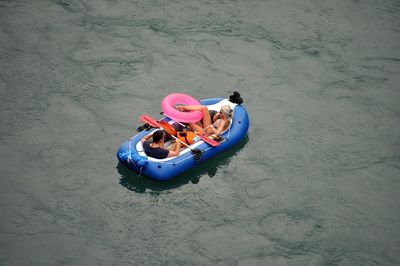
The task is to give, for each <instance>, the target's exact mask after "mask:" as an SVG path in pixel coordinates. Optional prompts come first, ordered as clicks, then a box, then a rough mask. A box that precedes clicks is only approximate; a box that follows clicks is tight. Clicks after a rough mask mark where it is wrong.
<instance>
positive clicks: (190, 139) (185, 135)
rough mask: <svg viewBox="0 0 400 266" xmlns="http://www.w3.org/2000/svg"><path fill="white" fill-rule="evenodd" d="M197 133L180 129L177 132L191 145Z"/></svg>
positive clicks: (178, 136)
mask: <svg viewBox="0 0 400 266" xmlns="http://www.w3.org/2000/svg"><path fill="white" fill-rule="evenodd" d="M196 136H197V135H196V133H194V132H191V131H180V132H177V138H178V139H180V140H181V141H183V142H184V143H186V144H188V145H190V144H193V142H194V141H193V139H194V138H195V137H196Z"/></svg>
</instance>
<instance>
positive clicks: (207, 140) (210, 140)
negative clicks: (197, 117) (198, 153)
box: [195, 132, 219, 147]
mask: <svg viewBox="0 0 400 266" xmlns="http://www.w3.org/2000/svg"><path fill="white" fill-rule="evenodd" d="M195 133H196V134H197V135H198V136H199V137H200V138H201V139H202V140H203V141H204V142H206V143H208V144H210V145H211V146H213V147H215V146H218V145H219V142H218V141H215V140H213V139H210V138H207V137H206V136H204V135H202V134H199V133H197V132H195Z"/></svg>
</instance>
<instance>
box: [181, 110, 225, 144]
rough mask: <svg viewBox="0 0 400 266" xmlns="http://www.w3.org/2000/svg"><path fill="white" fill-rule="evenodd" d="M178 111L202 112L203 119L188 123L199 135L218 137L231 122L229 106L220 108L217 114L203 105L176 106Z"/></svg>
mask: <svg viewBox="0 0 400 266" xmlns="http://www.w3.org/2000/svg"><path fill="white" fill-rule="evenodd" d="M176 108H177V109H178V110H180V111H198V110H200V111H202V112H203V119H202V120H201V121H199V122H196V123H189V126H190V128H191V129H193V130H194V131H197V132H199V133H201V134H204V135H207V136H210V135H215V136H217V137H218V136H219V135H220V134H221V133H222V132H224V131H225V130H226V129H227V128H228V127H229V124H230V123H231V120H232V112H233V111H232V109H231V107H230V106H229V105H223V106H221V109H220V110H219V112H217V111H213V110H208V108H207V106H204V105H186V106H176Z"/></svg>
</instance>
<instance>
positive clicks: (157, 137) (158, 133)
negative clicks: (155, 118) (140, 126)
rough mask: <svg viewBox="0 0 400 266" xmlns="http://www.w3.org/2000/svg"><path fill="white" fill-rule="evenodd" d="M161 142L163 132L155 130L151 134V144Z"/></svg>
mask: <svg viewBox="0 0 400 266" xmlns="http://www.w3.org/2000/svg"><path fill="white" fill-rule="evenodd" d="M161 140H164V132H163V131H162V130H157V131H155V132H154V133H153V142H154V143H159V142H160V141H161Z"/></svg>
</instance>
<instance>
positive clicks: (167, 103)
mask: <svg viewBox="0 0 400 266" xmlns="http://www.w3.org/2000/svg"><path fill="white" fill-rule="evenodd" d="M176 104H184V105H200V103H199V102H198V101H197V100H196V99H194V98H193V97H191V96H189V95H186V94H183V93H171V94H170V95H168V96H166V97H165V98H164V99H163V100H162V102H161V109H162V110H163V112H164V114H165V115H166V116H168V117H169V118H171V119H173V120H176V121H179V122H183V123H194V122H197V121H200V120H201V119H202V118H203V112H201V111H191V112H181V111H179V110H178V109H176V108H175V105H176Z"/></svg>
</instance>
